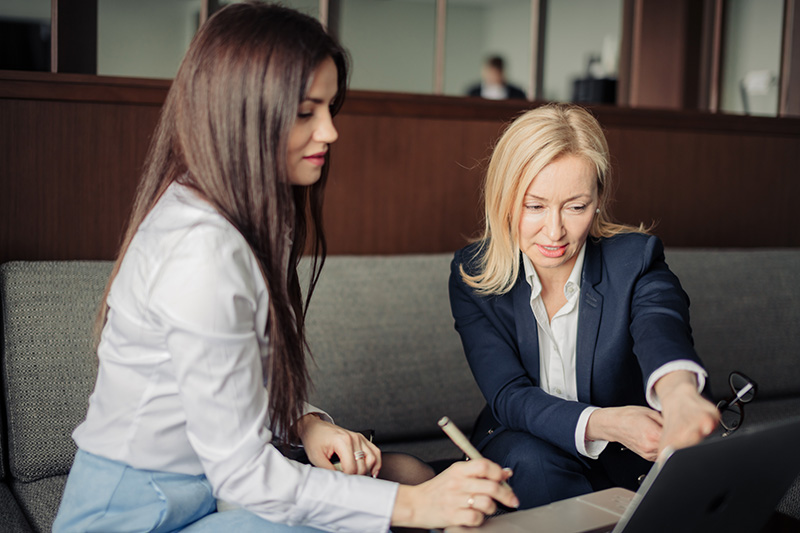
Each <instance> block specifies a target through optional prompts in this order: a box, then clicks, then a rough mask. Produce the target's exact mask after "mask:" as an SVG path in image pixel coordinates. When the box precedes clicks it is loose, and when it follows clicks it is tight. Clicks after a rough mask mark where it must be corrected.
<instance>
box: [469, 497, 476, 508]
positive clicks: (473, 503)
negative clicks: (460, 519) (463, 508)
mask: <svg viewBox="0 0 800 533" xmlns="http://www.w3.org/2000/svg"><path fill="white" fill-rule="evenodd" d="M467 507H468V508H470V509H472V508H474V507H475V498H474V497H473V496H470V497H469V498H467Z"/></svg>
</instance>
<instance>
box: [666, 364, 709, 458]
mask: <svg viewBox="0 0 800 533" xmlns="http://www.w3.org/2000/svg"><path fill="white" fill-rule="evenodd" d="M655 389H656V394H658V397H659V399H660V401H661V408H662V409H661V414H662V415H663V417H664V425H663V428H662V431H661V442H660V443H659V446H658V452H659V454H661V452H663V451H664V449H665V448H667V447H670V448H672V449H678V448H685V447H687V446H692V445H694V444H697V443H698V442H700V441H701V440H703V439H704V438H705V437H707V436H708V435H709V434H711V432H712V431H714V428H715V427H717V424H718V423H719V416H720V415H719V411H718V410H717V408H716V407H714V404H712V403H711V402H709V401H708V400H706V399H705V398H703V397H702V396H701V395H700V393H699V392H698V391H697V379H696V377H695V375H694V373H692V372H687V371H684V370H680V371H677V372H671V373H669V374H667V375H666V376H664V377H662V378H661V379H659V380H658V382H657V383H656V385H655Z"/></svg>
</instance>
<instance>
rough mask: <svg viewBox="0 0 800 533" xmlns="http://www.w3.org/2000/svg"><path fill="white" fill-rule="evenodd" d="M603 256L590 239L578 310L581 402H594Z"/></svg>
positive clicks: (598, 246)
mask: <svg viewBox="0 0 800 533" xmlns="http://www.w3.org/2000/svg"><path fill="white" fill-rule="evenodd" d="M602 266H603V257H602V253H601V251H600V245H599V244H596V243H594V242H593V241H592V239H591V238H589V239H588V240H587V242H586V257H585V258H584V263H583V272H582V274H581V305H580V309H579V311H578V339H577V344H576V348H575V352H576V353H575V370H576V380H577V387H578V401H581V402H584V403H592V401H591V399H592V387H591V384H592V383H591V382H592V365H593V363H594V350H595V347H596V345H597V333H598V331H599V329H600V317H601V316H602V314H603V295H602V294H600V293H599V292H598V291H597V290H596V289H595V286H596V285H597V284H598V283H600V281H601V279H602Z"/></svg>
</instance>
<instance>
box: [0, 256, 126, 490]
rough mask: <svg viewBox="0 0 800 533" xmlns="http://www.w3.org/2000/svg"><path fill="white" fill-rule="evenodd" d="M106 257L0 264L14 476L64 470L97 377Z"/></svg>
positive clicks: (40, 475) (107, 269) (34, 477)
mask: <svg viewBox="0 0 800 533" xmlns="http://www.w3.org/2000/svg"><path fill="white" fill-rule="evenodd" d="M110 272H111V263H110V262H87V261H74V262H71V261H63V262H13V263H6V264H4V265H2V266H0V299H1V300H2V308H3V357H2V375H3V402H4V404H5V414H6V424H7V428H8V430H7V433H8V458H9V466H10V473H11V475H12V476H13V477H14V478H15V479H17V480H19V481H36V480H38V479H41V478H44V477H49V476H53V475H59V474H66V473H67V472H69V469H70V467H71V466H72V461H73V458H74V455H75V444H74V443H73V441H72V438H71V437H70V434H71V433H72V430H73V429H74V428H75V426H77V425H78V423H79V422H80V421H81V420H82V419H83V417H84V416H85V414H86V407H87V400H88V398H89V394H90V393H91V390H92V388H93V386H94V380H95V376H96V355H95V353H94V350H93V346H92V336H91V331H92V324H93V322H94V316H95V313H96V312H97V310H98V306H99V303H100V298H101V296H102V293H103V288H104V287H105V284H106V281H107V280H108V276H109V274H110Z"/></svg>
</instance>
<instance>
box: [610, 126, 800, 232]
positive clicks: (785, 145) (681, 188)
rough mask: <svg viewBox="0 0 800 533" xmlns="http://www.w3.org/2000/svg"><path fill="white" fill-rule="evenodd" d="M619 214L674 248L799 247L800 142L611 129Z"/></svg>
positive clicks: (762, 137) (624, 219)
mask: <svg viewBox="0 0 800 533" xmlns="http://www.w3.org/2000/svg"><path fill="white" fill-rule="evenodd" d="M608 139H609V145H610V150H611V152H612V154H614V155H613V157H614V162H615V167H616V168H615V170H616V174H617V177H618V179H617V191H616V195H615V198H616V204H615V208H614V213H615V214H616V215H617V217H618V218H619V219H620V220H623V221H625V222H630V223H638V222H644V223H645V224H649V223H651V222H655V223H656V226H655V229H654V232H655V233H656V234H657V235H659V236H660V237H662V239H663V240H664V242H665V243H666V244H667V245H669V246H730V247H742V246H744V247H750V246H753V247H768V246H798V245H800V236H798V231H797V230H798V228H800V224H798V223H797V221H796V220H794V219H793V218H794V217H793V216H792V215H791V213H792V212H793V204H794V202H795V200H794V199H795V198H797V197H798V195H800V180H798V179H797V169H798V168H800V140H799V139H798V138H797V137H789V136H775V137H773V136H763V135H746V134H724V133H719V132H697V131H691V130H687V131H659V130H649V129H638V128H637V129H634V128H630V129H617V128H614V129H609V130H608Z"/></svg>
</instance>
